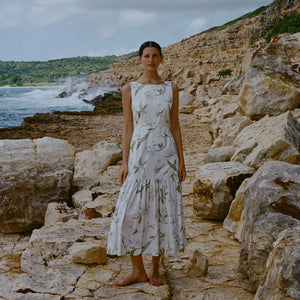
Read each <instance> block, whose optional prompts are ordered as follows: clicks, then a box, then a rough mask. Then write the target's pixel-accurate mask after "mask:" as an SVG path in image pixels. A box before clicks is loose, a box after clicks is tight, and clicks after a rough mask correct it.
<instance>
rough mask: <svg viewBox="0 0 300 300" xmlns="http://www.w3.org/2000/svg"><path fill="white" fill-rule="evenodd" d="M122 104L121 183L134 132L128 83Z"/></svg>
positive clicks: (125, 173) (125, 175)
mask: <svg viewBox="0 0 300 300" xmlns="http://www.w3.org/2000/svg"><path fill="white" fill-rule="evenodd" d="M122 105H123V115H124V125H123V135H122V149H123V162H122V168H121V172H120V176H119V181H120V184H121V185H122V184H123V183H124V181H125V179H126V177H127V174H128V158H129V150H130V142H131V138H132V132H133V117H132V110H131V87H130V84H129V83H127V84H126V85H125V86H124V87H123V90H122Z"/></svg>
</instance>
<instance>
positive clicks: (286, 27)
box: [266, 14, 300, 43]
mask: <svg viewBox="0 0 300 300" xmlns="http://www.w3.org/2000/svg"><path fill="white" fill-rule="evenodd" d="M286 32H287V33H296V32H300V14H291V15H288V16H285V17H284V18H283V19H282V20H281V21H280V22H279V23H277V24H276V25H275V26H274V27H273V28H272V29H271V30H270V31H269V33H268V34H267V36H266V41H267V42H268V43H269V42H270V41H271V39H272V37H273V36H274V35H277V34H281V33H286Z"/></svg>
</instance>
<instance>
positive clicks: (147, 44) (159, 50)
mask: <svg viewBox="0 0 300 300" xmlns="http://www.w3.org/2000/svg"><path fill="white" fill-rule="evenodd" d="M147 47H154V48H156V49H157V50H158V52H159V54H160V56H161V55H162V53H161V47H160V46H159V44H157V43H156V42H153V41H147V42H145V43H143V44H142V45H141V47H140V50H139V56H142V55H143V51H144V49H145V48H147Z"/></svg>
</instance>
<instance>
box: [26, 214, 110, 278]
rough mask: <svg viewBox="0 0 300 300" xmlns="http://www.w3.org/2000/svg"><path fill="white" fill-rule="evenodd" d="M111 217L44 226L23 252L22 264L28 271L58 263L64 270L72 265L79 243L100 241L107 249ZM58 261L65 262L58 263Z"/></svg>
mask: <svg viewBox="0 0 300 300" xmlns="http://www.w3.org/2000/svg"><path fill="white" fill-rule="evenodd" d="M109 227H110V220H109V219H101V218H99V219H93V220H79V221H78V220H74V219H72V220H70V221H68V222H66V223H58V224H55V225H50V226H44V227H42V228H40V229H36V230H34V231H33V232H32V235H31V238H30V241H29V246H28V247H27V249H26V250H25V251H24V252H23V254H22V260H21V267H22V270H23V271H24V272H26V273H28V274H35V275H38V274H42V273H46V272H47V268H50V267H51V266H55V268H56V269H58V270H60V269H62V270H64V269H65V268H67V267H68V265H70V260H69V258H68V254H69V249H70V248H71V246H72V245H73V244H74V243H76V242H85V241H86V242H88V241H89V240H92V241H94V240H97V242H98V243H101V245H102V247H103V248H106V242H107V235H108V231H109ZM58 261H60V262H61V264H60V265H59V264H58Z"/></svg>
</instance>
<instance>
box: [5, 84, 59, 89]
mask: <svg viewBox="0 0 300 300" xmlns="http://www.w3.org/2000/svg"><path fill="white" fill-rule="evenodd" d="M55 87H59V85H24V86H10V85H3V86H0V89H22V88H31V89H33V88H55Z"/></svg>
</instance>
